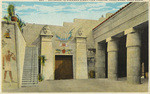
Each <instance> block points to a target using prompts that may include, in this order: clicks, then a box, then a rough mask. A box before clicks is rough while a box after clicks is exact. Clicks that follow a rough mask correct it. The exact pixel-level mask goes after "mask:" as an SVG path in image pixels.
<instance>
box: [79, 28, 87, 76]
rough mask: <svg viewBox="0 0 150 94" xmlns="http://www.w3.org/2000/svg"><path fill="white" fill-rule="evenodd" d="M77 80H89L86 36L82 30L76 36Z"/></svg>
mask: <svg viewBox="0 0 150 94" xmlns="http://www.w3.org/2000/svg"><path fill="white" fill-rule="evenodd" d="M76 79H88V69H87V49H86V36H84V35H83V34H82V31H81V30H79V31H78V32H77V35H76Z"/></svg>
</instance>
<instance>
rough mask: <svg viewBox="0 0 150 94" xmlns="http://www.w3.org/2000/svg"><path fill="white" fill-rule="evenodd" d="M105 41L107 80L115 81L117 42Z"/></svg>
mask: <svg viewBox="0 0 150 94" xmlns="http://www.w3.org/2000/svg"><path fill="white" fill-rule="evenodd" d="M106 41H107V42H108V44H107V52H108V79H112V80H117V75H118V74H117V68H118V41H117V39H112V38H108V39H107V40H106Z"/></svg>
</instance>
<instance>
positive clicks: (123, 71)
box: [118, 36, 127, 78]
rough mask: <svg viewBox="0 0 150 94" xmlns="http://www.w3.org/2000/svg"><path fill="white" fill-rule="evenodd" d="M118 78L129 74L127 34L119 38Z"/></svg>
mask: <svg viewBox="0 0 150 94" xmlns="http://www.w3.org/2000/svg"><path fill="white" fill-rule="evenodd" d="M118 44H119V45H118V47H119V51H118V78H121V77H126V76H127V63H126V62H127V61H126V60H127V49H126V36H123V37H120V38H119V43H118Z"/></svg>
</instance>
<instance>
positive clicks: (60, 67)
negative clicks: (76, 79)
mask: <svg viewBox="0 0 150 94" xmlns="http://www.w3.org/2000/svg"><path fill="white" fill-rule="evenodd" d="M72 63H73V62H72V56H70V55H69V56H68V55H56V56H55V80H60V79H73V64H72Z"/></svg>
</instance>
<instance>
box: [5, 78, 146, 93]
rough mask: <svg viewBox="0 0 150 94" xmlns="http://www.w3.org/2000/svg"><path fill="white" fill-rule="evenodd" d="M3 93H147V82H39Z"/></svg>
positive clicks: (105, 80) (94, 80) (96, 80)
mask: <svg viewBox="0 0 150 94" xmlns="http://www.w3.org/2000/svg"><path fill="white" fill-rule="evenodd" d="M3 92H59V93H60V92H143V93H144V92H148V80H147V79H142V84H138V85H137V84H136V85H133V84H129V83H127V81H126V79H125V78H123V79H118V81H113V80H108V79H86V80H75V79H72V80H53V81H52V80H47V81H43V82H39V84H38V86H36V87H22V88H20V89H3Z"/></svg>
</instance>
